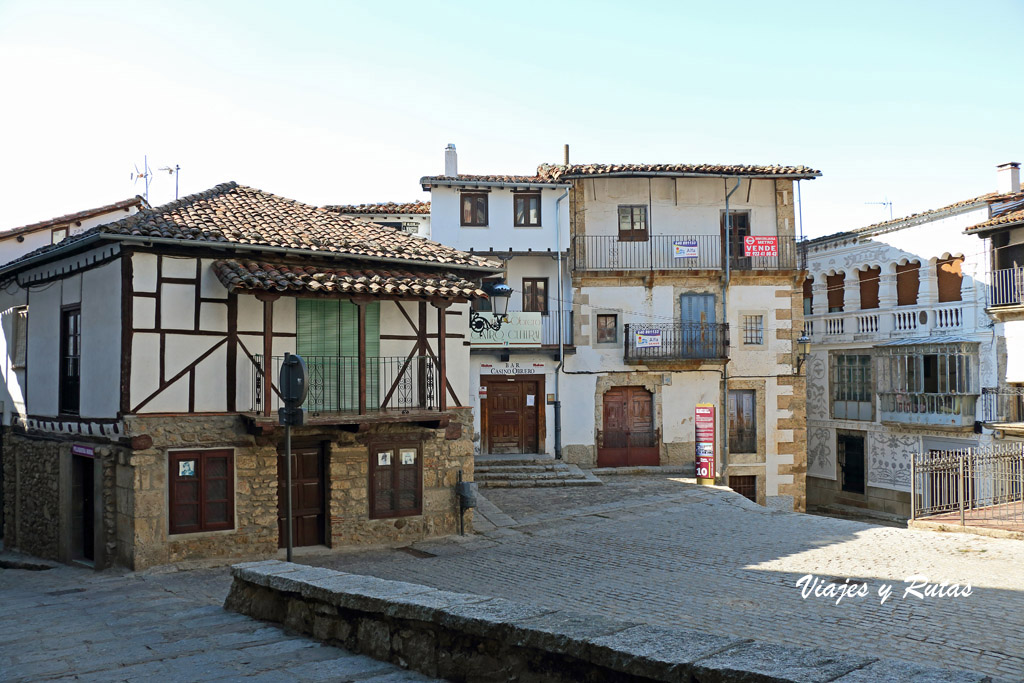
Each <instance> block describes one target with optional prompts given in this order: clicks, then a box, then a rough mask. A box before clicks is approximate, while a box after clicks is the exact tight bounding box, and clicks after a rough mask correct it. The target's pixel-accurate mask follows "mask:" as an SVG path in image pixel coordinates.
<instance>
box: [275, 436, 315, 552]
mask: <svg viewBox="0 0 1024 683" xmlns="http://www.w3.org/2000/svg"><path fill="white" fill-rule="evenodd" d="M323 450H324V449H323V448H322V447H321V446H320V445H308V446H296V445H293V446H292V545H293V546H295V547H300V546H306V545H323V544H324V543H325V542H326V530H327V514H326V492H327V481H326V468H325V462H324V460H325V458H324V452H323ZM284 463H285V460H284V453H283V452H278V457H277V513H278V518H277V532H278V537H277V546H278V547H279V548H283V547H284V546H285V540H286V539H285V533H284V530H285V517H286V514H285V504H286V500H285V479H286V476H285V464H284Z"/></svg>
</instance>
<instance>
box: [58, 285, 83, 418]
mask: <svg viewBox="0 0 1024 683" xmlns="http://www.w3.org/2000/svg"><path fill="white" fill-rule="evenodd" d="M72 316H77V318H78V320H77V326H78V327H77V332H76V334H75V338H76V339H75V341H76V344H75V345H76V346H77V348H76V349H74V351H76V352H77V353H75V354H72V350H71V349H69V348H68V341H69V337H70V330H69V329H68V322H69V319H70V318H71V317H72ZM72 358H74V359H75V360H76V364H75V366H76V370H75V375H74V377H72V376H71V374H70V373H69V372H68V368H69V365H68V361H70V360H71V359H72ZM57 377H58V380H57V405H58V410H59V412H60V413H61V414H64V415H78V414H79V413H80V411H81V409H82V306H81V305H80V304H74V305H71V306H62V307H61V309H60V357H59V359H58V366H57ZM72 385H73V386H72ZM72 393H73V394H74V399H73V402H72V398H71V395H72Z"/></svg>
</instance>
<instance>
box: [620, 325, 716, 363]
mask: <svg viewBox="0 0 1024 683" xmlns="http://www.w3.org/2000/svg"><path fill="white" fill-rule="evenodd" d="M624 335H625V352H624V358H625V360H626V361H627V362H642V363H643V362H651V361H669V360H689V359H697V360H699V359H718V358H726V357H728V353H729V326H728V325H726V324H723V323H668V324H660V325H645V324H638V323H630V324H627V325H625V326H624Z"/></svg>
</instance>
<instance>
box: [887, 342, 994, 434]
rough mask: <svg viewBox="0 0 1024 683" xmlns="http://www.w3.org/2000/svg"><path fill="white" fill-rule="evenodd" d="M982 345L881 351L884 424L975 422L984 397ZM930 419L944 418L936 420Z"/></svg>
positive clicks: (902, 347) (898, 346) (904, 346)
mask: <svg viewBox="0 0 1024 683" xmlns="http://www.w3.org/2000/svg"><path fill="white" fill-rule="evenodd" d="M978 346H979V344H978V342H956V343H947V344H894V345H888V346H882V347H879V348H878V349H876V352H875V353H876V354H877V355H878V356H879V364H878V373H879V382H878V386H879V389H878V391H879V396H880V398H881V408H880V410H881V412H882V419H883V420H886V419H894V420H899V421H904V422H905V421H916V422H922V423H932V424H945V425H950V424H953V425H956V424H957V423H958V422H962V423H963V424H970V423H973V421H974V410H975V404H976V397H977V396H978V395H979V394H980V393H981V392H980V390H979V388H978ZM907 416H910V419H909V420H908V419H907ZM928 416H938V417H940V418H943V419H938V420H931V419H927V418H928ZM961 418H962V419H961Z"/></svg>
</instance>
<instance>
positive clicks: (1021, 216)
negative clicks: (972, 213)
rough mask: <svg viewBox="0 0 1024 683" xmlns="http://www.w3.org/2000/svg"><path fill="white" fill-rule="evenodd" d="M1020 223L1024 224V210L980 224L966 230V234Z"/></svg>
mask: <svg viewBox="0 0 1024 683" xmlns="http://www.w3.org/2000/svg"><path fill="white" fill-rule="evenodd" d="M1018 223H1024V209H1022V210H1020V211H1010V212H1008V213H1004V214H1003V215H1001V216H996V217H995V218H993V219H991V220H987V221H985V222H984V223H978V224H977V225H972V226H971V227H969V228H967V229H966V230H964V232H979V231H981V230H986V229H988V228H995V227H999V226H1004V225H1005V226H1008V227H1009V226H1011V225H1016V224H1018Z"/></svg>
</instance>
